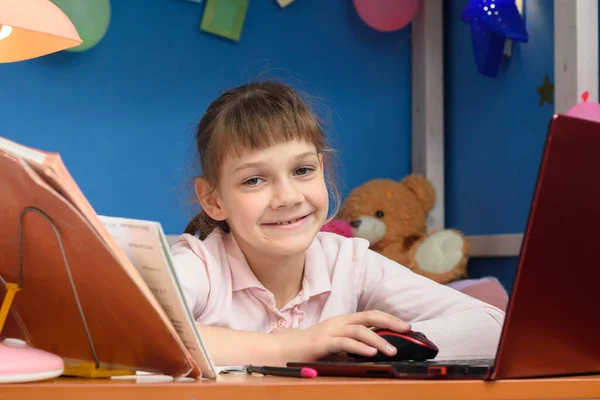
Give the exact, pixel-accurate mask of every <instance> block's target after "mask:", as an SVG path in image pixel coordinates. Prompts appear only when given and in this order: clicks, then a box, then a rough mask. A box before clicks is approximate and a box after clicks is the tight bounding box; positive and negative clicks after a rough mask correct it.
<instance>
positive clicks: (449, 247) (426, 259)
mask: <svg viewBox="0 0 600 400" xmlns="http://www.w3.org/2000/svg"><path fill="white" fill-rule="evenodd" d="M464 246H465V241H464V239H463V237H462V236H461V235H460V234H458V233H457V232H455V231H452V230H443V231H441V232H437V233H434V234H432V235H431V236H429V237H427V238H426V239H425V240H424V241H423V243H421V244H420V245H419V248H418V249H417V252H416V254H415V259H416V262H417V265H418V266H419V268H421V269H422V270H424V271H426V272H430V273H434V274H443V273H446V272H449V271H452V270H453V269H454V268H456V266H457V265H458V264H459V263H460V262H461V260H462V259H463V249H464Z"/></svg>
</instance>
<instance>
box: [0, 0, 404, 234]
mask: <svg viewBox="0 0 600 400" xmlns="http://www.w3.org/2000/svg"><path fill="white" fill-rule="evenodd" d="M250 3H251V4H250V7H249V9H248V14H247V18H246V24H245V27H244V31H243V34H242V39H241V41H240V42H239V43H234V42H230V41H228V40H227V39H223V38H220V37H217V36H213V35H211V34H208V33H205V32H201V31H199V29H198V28H199V25H200V20H201V16H202V12H203V9H204V4H201V5H198V4H194V3H190V2H185V1H182V0H147V1H145V2H144V5H143V6H140V5H139V1H138V0H118V1H112V7H113V12H112V21H111V26H110V28H109V31H108V33H107V35H106V37H105V38H104V39H103V40H102V41H101V42H100V43H99V44H98V45H97V46H96V47H95V48H93V49H91V50H90V51H87V52H83V53H69V52H61V53H58V54H53V55H50V56H47V57H43V58H41V59H36V60H31V61H27V62H21V63H16V64H4V65H0V71H1V72H0V87H1V88H2V92H3V93H4V95H3V96H1V97H0V110H2V111H1V115H0V132H1V133H0V135H2V136H5V137H8V138H10V139H14V140H17V141H19V142H21V143H24V144H26V145H31V146H35V147H39V148H43V149H47V150H52V151H58V152H60V153H61V155H62V156H63V158H64V161H65V163H66V165H67V167H68V168H69V170H70V171H71V173H72V175H73V176H74V178H75V179H76V181H77V182H78V183H79V185H80V186H81V188H82V190H83V191H84V193H85V194H86V196H87V197H88V198H89V200H90V202H91V203H92V205H93V206H94V207H95V208H96V210H97V212H98V213H100V214H107V215H117V216H127V217H133V218H143V219H154V220H158V221H160V222H161V223H162V224H163V225H164V229H165V231H166V232H167V233H180V232H181V231H182V230H183V228H184V227H185V224H186V223H187V222H188V220H189V218H190V217H191V216H192V213H193V211H194V210H193V209H189V207H186V202H187V201H188V200H190V199H191V198H192V197H191V193H189V192H184V189H185V186H186V183H187V182H188V181H189V179H191V178H192V177H193V175H190V174H189V173H186V168H188V167H189V166H190V164H191V163H192V161H193V152H192V151H193V150H194V149H193V143H194V139H193V124H194V123H195V122H196V120H197V118H198V117H200V116H201V114H202V113H203V112H204V110H205V109H206V107H207V106H208V104H209V103H210V101H212V100H213V99H214V98H216V97H217V96H218V95H219V94H220V92H221V91H222V90H223V89H225V88H227V87H231V86H236V85H239V84H242V83H245V82H248V81H251V80H253V79H255V78H256V77H258V76H259V75H261V74H262V75H265V74H266V76H270V77H279V78H283V79H285V80H287V81H290V82H291V83H292V84H294V85H296V86H297V87H299V88H301V89H304V90H307V91H309V92H310V93H311V94H312V95H314V96H317V97H318V98H321V99H322V101H321V103H324V106H325V108H321V110H322V111H324V113H326V114H327V113H331V116H332V117H331V123H332V126H333V128H334V130H335V132H332V134H333V137H334V140H335V143H336V144H337V145H338V147H340V145H342V146H341V148H340V158H341V159H342V162H343V163H344V165H345V170H344V173H343V174H342V178H343V179H344V181H345V183H346V190H345V191H346V192H347V191H348V190H349V189H351V188H352V187H353V186H355V185H357V184H359V183H361V182H363V181H365V180H368V179H371V178H372V177H375V176H388V177H391V178H396V179H400V178H401V177H402V176H404V175H405V174H407V173H408V172H409V165H410V139H409V132H410V37H409V29H408V28H407V29H404V30H402V31H400V32H396V33H393V34H387V35H385V34H384V35H382V34H378V33H377V32H375V31H373V30H371V29H369V28H368V27H367V26H365V25H364V24H363V23H362V22H361V21H360V19H359V18H358V16H357V15H356V13H355V11H354V8H353V7H352V3H351V2H350V1H347V0H331V1H318V0H299V1H297V2H295V3H293V4H292V5H290V6H288V7H287V8H285V9H281V8H280V7H279V6H278V5H277V3H276V2H275V0H253V1H251V2H250ZM7 94H8V95H7ZM192 166H193V165H192ZM193 172H194V173H198V172H199V171H198V170H197V169H196V170H194V171H193Z"/></svg>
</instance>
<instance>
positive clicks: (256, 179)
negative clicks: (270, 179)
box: [244, 178, 262, 186]
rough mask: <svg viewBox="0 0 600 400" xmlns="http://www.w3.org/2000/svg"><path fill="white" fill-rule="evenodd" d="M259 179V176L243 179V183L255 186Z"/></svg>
mask: <svg viewBox="0 0 600 400" xmlns="http://www.w3.org/2000/svg"><path fill="white" fill-rule="evenodd" d="M261 180H262V179H260V178H250V179H248V180H246V181H244V185H246V186H256V185H258V184H259V183H260V181H261Z"/></svg>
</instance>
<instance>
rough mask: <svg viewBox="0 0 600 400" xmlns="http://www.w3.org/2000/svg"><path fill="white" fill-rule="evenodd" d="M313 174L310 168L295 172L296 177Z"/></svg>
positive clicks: (299, 169)
mask: <svg viewBox="0 0 600 400" xmlns="http://www.w3.org/2000/svg"><path fill="white" fill-rule="evenodd" d="M311 172H312V168H309V167H302V168H298V169H297V170H296V171H295V174H296V175H299V176H304V175H308V174H310V173H311Z"/></svg>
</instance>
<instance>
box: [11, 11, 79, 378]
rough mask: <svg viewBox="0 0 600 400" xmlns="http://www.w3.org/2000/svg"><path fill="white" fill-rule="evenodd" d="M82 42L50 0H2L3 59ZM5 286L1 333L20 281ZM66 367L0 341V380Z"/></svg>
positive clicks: (45, 375) (52, 373)
mask: <svg viewBox="0 0 600 400" xmlns="http://www.w3.org/2000/svg"><path fill="white" fill-rule="evenodd" d="M81 1H85V0H81ZM81 43H82V40H81V38H80V37H79V34H78V33H77V29H75V26H73V24H72V23H71V21H70V20H69V18H68V17H67V16H66V15H65V14H64V13H63V12H62V11H61V10H60V8H58V7H57V6H56V5H55V4H54V3H51V2H50V0H0V63H9V62H16V61H24V60H29V59H32V58H36V57H41V56H45V55H47V54H50V53H55V52H57V51H61V50H65V49H68V48H71V47H75V46H78V45H79V44H81ZM0 280H2V281H3V279H0ZM5 286H6V289H7V293H6V295H5V298H4V300H3V301H2V305H1V306H0V333H1V331H2V327H3V325H4V321H5V319H6V317H7V314H8V311H9V308H10V306H11V303H12V301H13V299H14V296H15V294H16V292H17V291H18V290H20V287H21V282H19V284H18V285H16V284H14V283H10V282H8V283H6V282H5ZM63 369H64V364H63V360H62V358H60V357H58V356H56V355H54V354H51V353H48V352H45V351H43V350H38V349H35V348H32V347H29V346H28V345H27V343H25V342H24V341H21V340H18V339H5V340H4V341H3V342H1V343H0V383H8V382H28V381H36V380H43V379H50V378H53V377H56V376H58V375H60V374H61V373H62V372H63Z"/></svg>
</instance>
